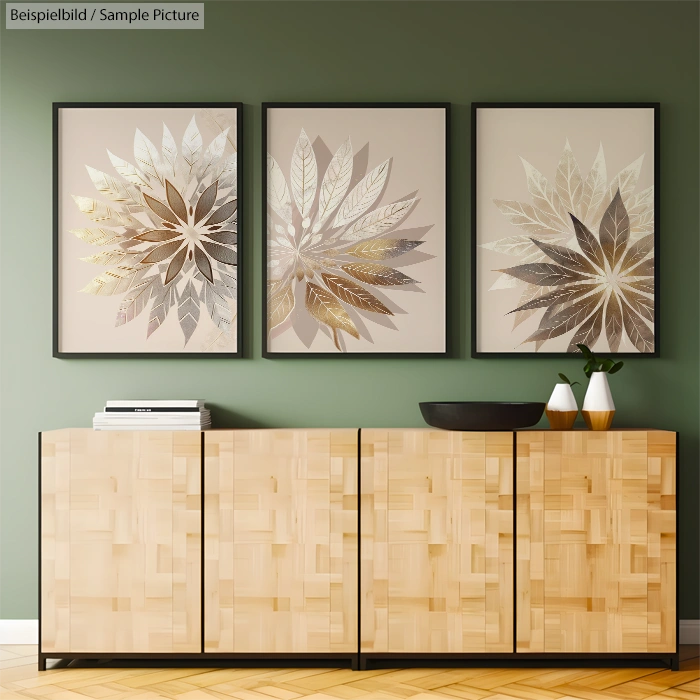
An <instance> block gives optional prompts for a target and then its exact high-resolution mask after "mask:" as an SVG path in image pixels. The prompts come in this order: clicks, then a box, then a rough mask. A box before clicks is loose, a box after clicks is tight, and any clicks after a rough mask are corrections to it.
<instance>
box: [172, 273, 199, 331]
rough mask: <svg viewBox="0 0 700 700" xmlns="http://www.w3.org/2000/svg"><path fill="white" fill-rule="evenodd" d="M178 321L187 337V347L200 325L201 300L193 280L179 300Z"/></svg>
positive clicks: (188, 283)
mask: <svg viewBox="0 0 700 700" xmlns="http://www.w3.org/2000/svg"><path fill="white" fill-rule="evenodd" d="M175 293H176V294H177V290H176V292H175ZM177 319H178V321H179V322H180V328H181V329H182V332H183V334H184V336H185V345H187V343H188V342H189V340H190V338H191V337H192V334H193V333H194V332H195V330H197V324H198V323H199V298H198V297H197V292H196V291H195V288H194V285H193V284H192V280H191V279H190V280H189V281H188V282H187V284H186V285H185V288H184V289H183V290H182V294H181V295H179V296H178V298H177Z"/></svg>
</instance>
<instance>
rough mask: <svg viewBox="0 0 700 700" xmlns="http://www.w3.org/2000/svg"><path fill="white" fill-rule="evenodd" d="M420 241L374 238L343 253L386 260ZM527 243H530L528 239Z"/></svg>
mask: <svg viewBox="0 0 700 700" xmlns="http://www.w3.org/2000/svg"><path fill="white" fill-rule="evenodd" d="M422 243H423V241H409V240H408V239H406V238H374V239H373V240H371V241H363V242H362V243H358V244H357V245H356V246H353V247H352V248H350V249H349V250H346V251H345V252H344V253H345V255H352V256H353V257H354V258H363V259H364V260H386V259H387V258H396V257H398V256H399V255H403V254H404V253H408V252H409V251H411V250H413V249H414V248H417V247H418V246H419V245H421V244H422ZM528 243H529V244H530V245H532V243H531V242H530V241H529V240H528Z"/></svg>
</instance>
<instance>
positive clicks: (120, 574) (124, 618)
mask: <svg viewBox="0 0 700 700" xmlns="http://www.w3.org/2000/svg"><path fill="white" fill-rule="evenodd" d="M41 450H42V466H41V470H42V472H41V479H42V495H41V498H42V511H41V516H42V518H41V538H42V571H41V591H42V592H41V595H42V610H41V631H42V652H51V651H56V652H66V653H67V652H100V653H107V652H120V653H124V652H151V653H154V652H198V651H200V650H201V638H200V634H201V632H200V630H201V620H200V616H201V615H200V588H201V586H200V581H201V574H200V572H201V559H200V557H201V494H200V483H201V469H200V464H201V438H200V433H198V432H196V433H189V432H169V431H157V432H156V431H153V432H140V431H132V432H121V431H104V432H100V431H93V430H78V429H74V430H59V431H51V432H46V433H43V435H42V447H41Z"/></svg>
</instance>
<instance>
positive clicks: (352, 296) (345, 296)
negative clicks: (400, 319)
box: [321, 272, 394, 316]
mask: <svg viewBox="0 0 700 700" xmlns="http://www.w3.org/2000/svg"><path fill="white" fill-rule="evenodd" d="M321 277H322V278H323V281H324V282H325V284H326V286H327V287H328V289H330V291H331V292H332V293H333V294H335V296H337V297H338V299H340V300H341V301H344V302H345V303H346V304H351V305H352V306H354V307H356V308H358V309H363V310H364V311H373V312H375V313H379V314H387V315H389V316H393V315H394V314H393V313H392V312H391V311H389V309H387V307H386V306H384V304H382V302H381V301H379V299H377V297H375V296H374V295H373V294H371V293H370V292H368V291H367V290H366V289H365V288H364V287H361V286H360V285H359V284H355V283H354V282H352V281H351V280H349V279H347V278H346V277H340V276H338V275H330V274H328V273H325V272H324V273H323V274H322V275H321Z"/></svg>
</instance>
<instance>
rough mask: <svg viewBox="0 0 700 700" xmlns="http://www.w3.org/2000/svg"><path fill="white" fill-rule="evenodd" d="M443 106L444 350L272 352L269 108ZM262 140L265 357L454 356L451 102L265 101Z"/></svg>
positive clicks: (263, 333) (415, 107)
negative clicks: (268, 154)
mask: <svg viewBox="0 0 700 700" xmlns="http://www.w3.org/2000/svg"><path fill="white" fill-rule="evenodd" d="M279 108H283V109H314V108H318V109H328V108H338V109H348V108H349V109H443V110H444V111H445V261H444V275H445V350H444V351H442V352H406V353H396V352H363V353H341V352H338V353H332V352H272V351H270V350H269V349H268V330H267V323H268V319H267V260H268V254H269V251H268V242H267V221H268V213H267V145H268V117H267V114H268V111H269V110H271V109H279ZM261 127H262V143H261V149H260V154H261V155H260V164H261V166H260V169H261V172H262V197H261V199H262V222H263V223H262V235H263V241H264V242H263V254H262V284H261V289H262V323H261V327H262V357H263V358H265V359H327V358H346V359H347V358H353V359H354V358H374V359H377V358H384V359H416V358H440V357H451V356H452V344H453V338H452V323H451V306H452V305H451V292H452V280H451V275H450V263H449V260H450V248H451V245H450V238H451V231H450V228H451V189H452V187H451V148H450V145H451V103H450V102H263V103H262V115H261Z"/></svg>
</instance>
